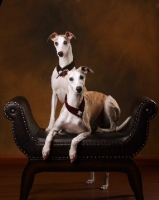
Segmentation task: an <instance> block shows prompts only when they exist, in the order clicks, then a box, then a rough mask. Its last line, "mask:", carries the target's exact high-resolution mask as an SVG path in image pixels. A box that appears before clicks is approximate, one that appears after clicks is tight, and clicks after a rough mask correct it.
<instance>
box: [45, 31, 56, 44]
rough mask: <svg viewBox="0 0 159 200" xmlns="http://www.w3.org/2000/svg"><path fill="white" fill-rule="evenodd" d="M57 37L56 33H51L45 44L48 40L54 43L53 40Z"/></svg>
mask: <svg viewBox="0 0 159 200" xmlns="http://www.w3.org/2000/svg"><path fill="white" fill-rule="evenodd" d="M57 36H58V34H57V33H55V32H54V33H52V34H51V35H50V36H49V37H48V39H47V42H48V41H49V39H50V40H52V41H54V39H55V38H56V37H57Z"/></svg>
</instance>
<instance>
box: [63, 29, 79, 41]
mask: <svg viewBox="0 0 159 200" xmlns="http://www.w3.org/2000/svg"><path fill="white" fill-rule="evenodd" d="M65 35H66V37H68V38H69V39H70V40H71V39H72V38H73V37H74V38H75V39H76V37H75V36H74V35H73V33H71V32H69V31H66V33H65Z"/></svg>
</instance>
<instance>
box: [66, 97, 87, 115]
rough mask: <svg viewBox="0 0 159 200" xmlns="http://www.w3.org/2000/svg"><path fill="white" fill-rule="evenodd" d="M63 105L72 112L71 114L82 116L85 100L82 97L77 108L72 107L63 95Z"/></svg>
mask: <svg viewBox="0 0 159 200" xmlns="http://www.w3.org/2000/svg"><path fill="white" fill-rule="evenodd" d="M65 106H66V108H67V110H68V111H69V112H70V113H72V114H73V115H76V116H77V117H81V118H82V116H83V112H84V107H85V101H84V98H83V100H82V102H81V104H80V106H79V108H74V107H72V106H70V105H69V104H68V103H67V95H66V96H65Z"/></svg>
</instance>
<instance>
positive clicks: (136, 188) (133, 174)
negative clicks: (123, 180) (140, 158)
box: [126, 160, 144, 200]
mask: <svg viewBox="0 0 159 200" xmlns="http://www.w3.org/2000/svg"><path fill="white" fill-rule="evenodd" d="M126 173H127V175H128V179H129V182H130V186H131V188H132V190H133V192H134V194H135V197H136V200H144V196H143V190H142V179H141V174H140V170H139V168H138V167H137V165H136V164H135V162H134V161H133V160H132V162H131V163H130V165H129V167H128V171H127V172H126Z"/></svg>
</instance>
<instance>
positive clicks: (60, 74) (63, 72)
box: [56, 69, 69, 78]
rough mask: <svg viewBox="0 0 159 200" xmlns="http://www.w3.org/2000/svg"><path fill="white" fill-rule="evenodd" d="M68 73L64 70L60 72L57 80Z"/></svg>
mask: <svg viewBox="0 0 159 200" xmlns="http://www.w3.org/2000/svg"><path fill="white" fill-rule="evenodd" d="M68 72H69V70H68V69H65V70H63V71H62V72H60V73H59V75H58V76H57V77H56V78H58V77H59V76H60V77H65V76H66V75H67V74H68Z"/></svg>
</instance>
